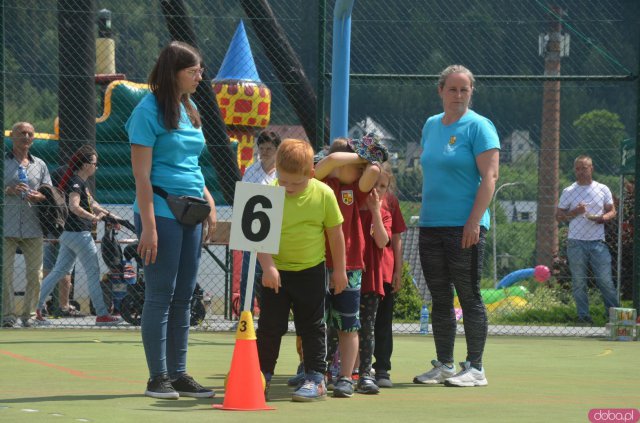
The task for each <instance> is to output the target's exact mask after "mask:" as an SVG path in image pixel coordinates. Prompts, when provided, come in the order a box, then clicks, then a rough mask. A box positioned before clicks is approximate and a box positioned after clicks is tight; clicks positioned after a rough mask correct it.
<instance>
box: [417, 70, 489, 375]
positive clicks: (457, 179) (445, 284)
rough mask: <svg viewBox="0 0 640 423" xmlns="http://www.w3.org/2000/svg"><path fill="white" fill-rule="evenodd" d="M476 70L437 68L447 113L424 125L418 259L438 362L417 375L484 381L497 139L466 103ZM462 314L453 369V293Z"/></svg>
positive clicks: (484, 119) (432, 362) (472, 87)
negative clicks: (462, 341) (485, 271)
mask: <svg viewBox="0 0 640 423" xmlns="http://www.w3.org/2000/svg"><path fill="white" fill-rule="evenodd" d="M473 90H474V77H473V74H472V73H471V71H469V69H467V68H465V67H464V66H460V65H452V66H449V67H447V68H446V69H444V70H443V71H442V72H441V73H440V79H439V81H438V94H439V95H440V97H441V98H442V106H443V109H444V112H443V113H440V114H438V115H435V116H431V117H430V118H428V119H427V122H426V123H425V125H424V127H423V128H422V140H421V144H422V148H423V152H422V155H421V156H420V164H421V165H422V170H423V180H422V207H421V210H420V220H419V226H420V238H419V248H420V263H421V265H422V272H423V274H424V278H425V280H426V282H427V287H428V288H429V291H430V292H431V297H432V301H433V302H432V306H433V309H432V312H431V316H432V324H433V339H434V341H435V346H436V354H437V359H436V360H432V361H431V364H432V365H433V368H432V369H431V370H428V371H427V372H425V373H423V374H421V375H418V376H416V377H415V378H414V379H413V381H414V383H418V384H438V383H444V384H445V385H446V386H484V385H487V379H486V377H485V372H484V368H483V367H482V355H483V353H484V348H485V343H486V340H487V330H488V324H487V310H486V308H485V306H484V302H483V301H482V296H481V295H480V279H481V275H482V259H483V253H484V247H485V236H486V232H487V230H488V228H489V212H488V210H487V207H488V206H489V203H490V202H491V197H492V195H493V192H494V190H495V183H496V180H497V179H498V166H499V149H500V141H499V139H498V134H497V133H496V129H495V127H494V126H493V123H491V121H490V120H489V119H487V118H485V117H483V116H480V115H479V114H477V113H476V112H474V111H473V110H471V109H469V105H470V103H471V97H472V95H473ZM454 289H455V292H456V293H457V294H458V298H459V299H460V305H461V306H462V313H463V315H464V333H465V338H466V341H467V356H466V359H465V361H464V362H461V363H460V365H461V367H462V368H461V371H460V372H459V373H456V370H455V364H454V360H453V350H454V344H455V338H456V326H457V324H456V317H455V313H454V309H453V294H454Z"/></svg>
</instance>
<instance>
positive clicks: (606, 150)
mask: <svg viewBox="0 0 640 423" xmlns="http://www.w3.org/2000/svg"><path fill="white" fill-rule="evenodd" d="M573 126H574V128H575V129H576V133H577V135H578V141H579V142H578V144H577V145H576V146H574V148H573V153H574V157H575V156H578V155H580V154H587V155H589V156H591V158H592V159H593V161H594V167H595V168H596V169H598V171H599V172H602V173H606V174H614V173H616V172H617V171H618V168H619V166H620V154H619V152H618V151H619V147H620V142H621V141H622V140H623V139H625V138H627V133H626V130H625V127H624V124H623V123H622V122H621V121H620V116H619V115H618V114H617V113H612V112H610V111H608V110H604V109H599V110H592V111H590V112H587V113H584V114H582V115H581V116H580V117H578V119H576V120H575V121H574V122H573Z"/></svg>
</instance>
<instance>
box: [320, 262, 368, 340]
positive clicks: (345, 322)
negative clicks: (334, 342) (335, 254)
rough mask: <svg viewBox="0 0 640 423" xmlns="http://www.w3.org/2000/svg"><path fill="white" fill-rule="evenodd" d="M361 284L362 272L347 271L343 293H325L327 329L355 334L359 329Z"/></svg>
mask: <svg viewBox="0 0 640 423" xmlns="http://www.w3.org/2000/svg"><path fill="white" fill-rule="evenodd" d="M330 273H332V272H331V271H329V272H328V274H330ZM361 283H362V270H347V287H346V288H345V289H344V291H342V292H341V293H340V294H338V295H334V294H333V293H332V292H328V293H327V300H326V302H325V304H326V310H325V314H324V317H325V320H326V322H327V325H328V326H329V327H332V328H335V329H337V330H339V331H342V332H357V331H358V330H359V329H360V285H361Z"/></svg>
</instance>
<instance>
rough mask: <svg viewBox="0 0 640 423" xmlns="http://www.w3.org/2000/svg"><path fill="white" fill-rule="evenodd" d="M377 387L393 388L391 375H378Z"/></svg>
mask: <svg viewBox="0 0 640 423" xmlns="http://www.w3.org/2000/svg"><path fill="white" fill-rule="evenodd" d="M376 385H378V387H379V388H393V383H392V382H391V376H390V375H389V373H376Z"/></svg>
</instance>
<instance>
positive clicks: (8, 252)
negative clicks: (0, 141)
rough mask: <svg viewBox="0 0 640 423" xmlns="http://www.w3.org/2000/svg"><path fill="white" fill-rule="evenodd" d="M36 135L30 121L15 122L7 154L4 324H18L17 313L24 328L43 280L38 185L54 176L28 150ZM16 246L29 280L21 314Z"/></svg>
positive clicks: (32, 312) (29, 322) (27, 324)
mask: <svg viewBox="0 0 640 423" xmlns="http://www.w3.org/2000/svg"><path fill="white" fill-rule="evenodd" d="M34 135H35V130H34V128H33V125H31V124H30V123H28V122H18V123H16V124H14V125H13V128H12V129H11V142H12V148H11V151H8V152H7V153H6V154H5V156H4V195H5V197H4V200H5V201H4V209H3V219H4V220H3V225H4V228H3V229H4V245H3V254H2V269H3V272H2V280H3V283H2V290H3V293H4V294H3V296H2V326H3V327H13V326H15V325H17V324H18V319H17V318H18V315H19V317H20V320H21V321H22V325H23V326H24V327H29V326H31V325H32V324H33V323H34V319H33V317H34V316H35V310H36V300H37V298H38V295H39V293H40V283H41V282H42V244H43V241H42V240H43V234H42V228H41V227H40V221H39V220H38V215H37V211H36V210H37V204H38V203H39V202H41V201H43V200H44V199H45V197H44V195H42V194H41V193H39V192H38V188H39V187H40V185H42V184H51V177H50V176H49V170H48V169H47V165H46V164H45V163H44V161H42V160H41V159H39V158H38V157H35V156H33V155H32V154H31V153H30V152H29V149H30V148H31V146H32V145H33V137H34ZM25 178H26V180H25ZM17 248H20V250H21V251H22V255H23V257H24V262H25V268H26V279H27V284H26V287H25V290H24V301H23V303H22V310H21V311H20V312H19V313H18V312H17V311H16V310H15V304H14V295H13V293H14V287H13V273H14V268H13V265H14V261H15V255H16V249H17Z"/></svg>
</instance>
